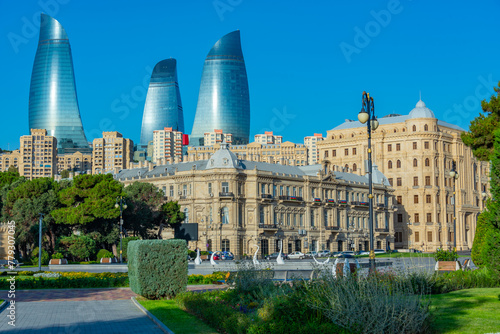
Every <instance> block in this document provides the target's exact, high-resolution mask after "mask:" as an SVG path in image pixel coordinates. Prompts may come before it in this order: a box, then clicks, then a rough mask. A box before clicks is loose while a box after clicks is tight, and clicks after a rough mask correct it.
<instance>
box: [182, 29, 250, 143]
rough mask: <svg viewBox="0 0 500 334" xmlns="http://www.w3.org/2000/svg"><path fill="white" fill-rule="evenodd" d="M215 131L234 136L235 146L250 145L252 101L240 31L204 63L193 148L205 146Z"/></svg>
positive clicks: (224, 39) (227, 37) (223, 40)
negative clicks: (211, 133) (210, 134)
mask: <svg viewBox="0 0 500 334" xmlns="http://www.w3.org/2000/svg"><path fill="white" fill-rule="evenodd" d="M214 129H222V131H223V132H224V133H231V134H232V135H233V144H236V145H239V144H248V140H249V136H250V97H249V92H248V79H247V71H246V68H245V61H244V59H243V52H242V51H241V41H240V31H239V30H237V31H233V32H231V33H229V34H227V35H225V36H224V37H222V38H221V39H220V40H218V41H217V43H215V45H214V46H213V47H212V49H211V50H210V52H209V53H208V55H207V58H206V59H205V64H204V66H203V73H202V75H201V84H200V93H199V96H198V106H197V107H196V116H195V118H194V124H193V130H192V131H191V137H190V144H191V145H193V146H199V145H203V139H204V134H205V133H206V132H213V131H214Z"/></svg>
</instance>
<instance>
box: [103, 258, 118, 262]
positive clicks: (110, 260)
mask: <svg viewBox="0 0 500 334" xmlns="http://www.w3.org/2000/svg"><path fill="white" fill-rule="evenodd" d="M117 262H118V260H117V259H116V257H103V258H102V259H101V263H117Z"/></svg>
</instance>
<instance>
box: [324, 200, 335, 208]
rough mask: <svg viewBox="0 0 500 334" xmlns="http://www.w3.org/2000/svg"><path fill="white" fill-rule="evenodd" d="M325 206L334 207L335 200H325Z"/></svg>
mask: <svg viewBox="0 0 500 334" xmlns="http://www.w3.org/2000/svg"><path fill="white" fill-rule="evenodd" d="M325 205H326V206H334V205H335V200H334V199H331V198H327V199H325Z"/></svg>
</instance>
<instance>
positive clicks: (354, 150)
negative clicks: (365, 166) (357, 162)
mask: <svg viewBox="0 0 500 334" xmlns="http://www.w3.org/2000/svg"><path fill="white" fill-rule="evenodd" d="M352 155H356V148H355V147H354V148H353V149H352Z"/></svg>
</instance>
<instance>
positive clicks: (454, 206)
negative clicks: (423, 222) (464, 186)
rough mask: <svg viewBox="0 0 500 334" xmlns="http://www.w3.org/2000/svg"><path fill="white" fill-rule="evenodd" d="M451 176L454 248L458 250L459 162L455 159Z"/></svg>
mask: <svg viewBox="0 0 500 334" xmlns="http://www.w3.org/2000/svg"><path fill="white" fill-rule="evenodd" d="M450 176H451V178H452V179H453V250H454V251H456V250H457V211H456V209H457V208H456V200H457V195H456V189H455V185H456V180H458V171H457V164H456V162H455V161H453V162H452V164H451V171H450Z"/></svg>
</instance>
